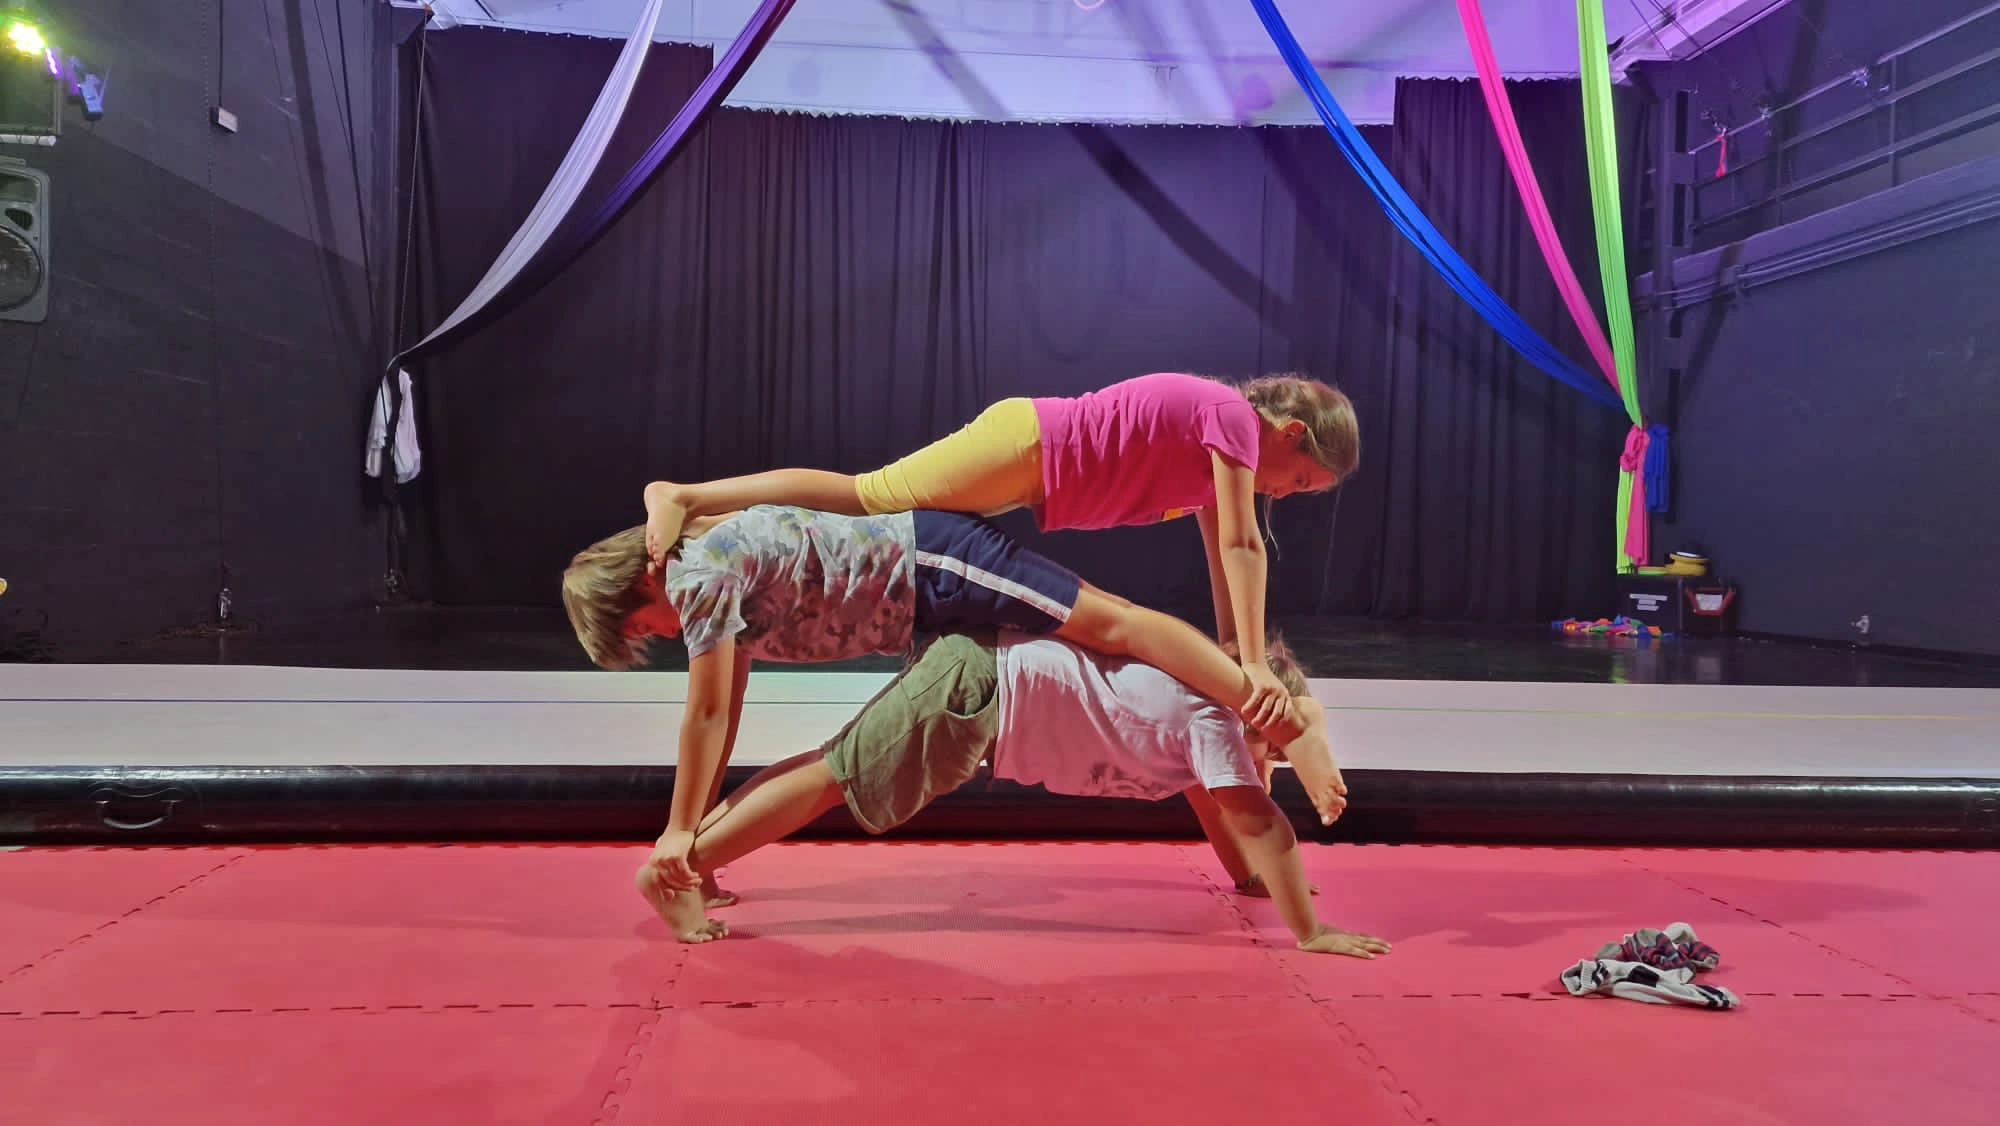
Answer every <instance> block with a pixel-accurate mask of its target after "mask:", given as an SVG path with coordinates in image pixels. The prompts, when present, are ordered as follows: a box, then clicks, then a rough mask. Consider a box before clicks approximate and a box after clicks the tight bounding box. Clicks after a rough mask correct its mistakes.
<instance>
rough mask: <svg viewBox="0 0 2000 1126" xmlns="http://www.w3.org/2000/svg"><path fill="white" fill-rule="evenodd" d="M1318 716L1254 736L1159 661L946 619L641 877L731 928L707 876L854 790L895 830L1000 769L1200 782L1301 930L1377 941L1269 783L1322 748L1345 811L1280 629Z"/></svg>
mask: <svg viewBox="0 0 2000 1126" xmlns="http://www.w3.org/2000/svg"><path fill="white" fill-rule="evenodd" d="M1267 651H1268V653H1269V655H1270V664H1271V666H1272V671H1273V672H1274V673H1276V674H1277V675H1278V678H1279V681H1280V683H1282V684H1284V685H1285V688H1286V691H1288V692H1290V693H1291V694H1292V696H1293V698H1294V702H1295V703H1296V704H1298V706H1299V709H1300V712H1301V716H1302V718H1303V719H1304V720H1305V722H1306V731H1305V734H1304V735H1302V736H1300V737H1299V738H1298V739H1295V740H1293V741H1292V742H1290V743H1289V744H1287V745H1286V746H1285V748H1284V750H1283V751H1282V752H1277V751H1274V750H1272V749H1271V748H1270V747H1269V745H1268V744H1266V743H1265V742H1264V741H1263V740H1262V739H1260V738H1256V737H1254V736H1250V737H1246V735H1245V733H1244V727H1243V723H1242V721H1241V720H1240V719H1238V718H1237V716H1236V715H1235V714H1234V713H1233V712H1231V711H1230V710H1229V709H1228V708H1226V707H1223V706H1222V705H1221V704H1218V703H1216V702H1215V701H1213V700H1210V699H1207V698H1205V697H1202V696H1200V695H1197V694H1196V693H1195V692H1193V691H1192V690H1190V689H1189V688H1187V687H1186V686H1184V685H1183V684H1181V682H1180V681H1178V680H1175V679H1174V678H1173V677H1171V676H1169V675H1167V674H1166V673H1164V672H1161V671H1160V670H1158V669H1156V668H1153V667H1152V666H1150V665H1146V664H1143V663H1140V662H1137V661H1133V660H1129V659H1124V658H1117V657H1107V656H1105V655H1103V654H1100V653H1095V652H1092V651H1091V650H1088V649H1084V648H1082V647H1081V646H1077V645H1072V644H1070V643H1069V642H1066V641H1064V640H1062V639H1060V638H1053V637H1045V636H1044V637H1036V636H1029V635H1026V634H1021V633H1014V632H1002V633H1000V634H998V635H997V636H996V635H994V634H991V633H985V634H973V633H949V634H945V635H944V636H942V637H940V638H938V639H937V640H936V641H935V642H933V643H932V644H931V645H930V646H929V647H928V648H927V649H926V650H925V651H924V653H923V654H922V656H920V657H919V658H918V659H917V660H916V661H915V662H913V663H912V664H911V665H910V666H909V667H908V668H906V669H905V670H904V671H903V672H902V673H900V674H899V675H898V676H897V677H896V678H895V680H893V681H891V682H890V684H889V685H888V686H887V687H885V688H884V689H883V690H882V691H881V692H880V693H878V694H877V695H876V696H875V698H874V699H873V700H871V701H869V703H868V705H867V706H866V707H865V708H863V709H862V711H861V714H860V715H857V716H856V717H855V718H854V719H853V720H851V721H849V723H848V724H847V726H846V727H845V728H843V729H842V730H841V732H840V733H839V734H838V735H836V736H834V737H833V738H832V739H831V740H829V741H828V742H827V743H826V744H825V745H824V746H822V747H820V748H819V749H818V750H814V751H808V752H806V753H804V754H800V755H795V756H793V757H792V758H790V759H787V760H785V761H784V762H780V763H777V764H775V765H773V766H770V767H767V768H765V769H764V770H763V771H761V772H759V773H758V774H757V776H756V777H754V778H752V779H750V781H748V782H745V783H744V784H743V786H742V787H741V788H739V789H738V790H737V791H736V792H735V793H733V794H731V795H730V796H729V798H728V799H727V800H726V801H724V802H723V803H722V804H720V805H718V806H717V807H716V808H715V809H714V810H713V811H712V812H710V813H709V814H708V815H707V817H706V818H704V819H703V821H702V823H701V827H700V830H699V831H698V832H697V834H696V836H695V840H694V844H693V846H692V848H691V849H690V851H689V854H688V859H689V862H690V864H691V865H692V868H693V870H694V873H695V874H696V877H697V878H696V879H695V880H693V881H690V880H689V879H688V878H687V875H686V873H681V874H679V875H676V874H675V870H674V869H672V868H670V867H669V866H667V865H665V864H662V863H658V862H655V861H653V860H649V861H648V862H647V863H646V864H644V865H642V866H641V867H640V869H639V871H638V873H637V876H636V882H637V883H638V886H639V891H640V892H641V894H643V895H644V896H645V897H646V899H647V901H648V902H650V903H651V904H652V905H653V908H654V909H655V910H656V911H658V912H659V914H660V917H661V918H662V919H664V920H666V922H667V925H668V926H669V927H671V928H672V930H673V932H674V935H675V936H676V937H677V938H679V939H680V940H681V941H683V942H706V941H709V940H710V939H715V938H721V937H724V936H725V935H727V934H728V933H729V929H728V927H727V926H726V925H724V924H723V923H721V922H720V921H716V920H711V919H709V918H708V917H707V912H706V911H705V910H704V908H703V905H702V897H701V896H700V895H699V894H698V893H697V890H696V889H697V888H698V887H699V886H700V885H699V880H700V879H701V878H707V877H709V876H710V875H711V874H712V873H713V872H714V871H715V869H717V868H719V867H722V866H723V865H725V864H729V863H731V862H733V861H735V860H737V859H739V858H741V857H743V856H745V855H747V854H749V853H751V852H753V851H755V850H757V849H759V848H762V847H763V846H765V845H767V844H771V843H773V842H776V841H779V840H782V839H783V838H785V837H786V836H789V835H790V834H792V833H794V832H796V831H798V830H799V829H801V828H804V827H805V826H806V825H808V824H810V823H811V822H812V821H813V819H814V818H816V817H818V816H819V815H820V814H822V813H824V812H826V811H827V810H829V809H832V808H833V807H834V806H837V805H840V804H842V803H843V802H844V803H845V804H846V805H847V807H848V810H849V812H851V813H852V814H853V815H854V819H855V821H856V822H858V823H859V824H860V825H861V827H862V828H863V829H864V830H866V831H867V832H869V833H871V834H880V833H885V832H887V831H888V830H890V829H892V828H894V827H896V826H897V825H900V824H902V823H903V822H905V821H908V820H909V819H910V818H911V817H913V816H915V815H916V813H917V812H918V811H919V810H921V809H923V807H924V806H926V805H928V804H930V802H931V801H932V800H934V799H936V798H937V797H938V796H940V795H942V794H946V793H950V792H951V791H952V790H955V789H957V788H958V787H959V786H962V785H964V784H965V783H966V782H967V781H969V780H971V778H972V777H973V775H974V773H975V772H976V771H977V769H978V767H979V764H980V763H981V762H982V761H985V760H986V759H987V758H988V757H989V756H990V758H991V760H992V764H993V776H994V777H995V778H1001V779H1007V780H1009V781H1014V782H1020V783H1022V784H1026V785H1040V786H1042V787H1044V788H1045V789H1048V790H1049V791H1051V792H1053V793H1059V794H1074V795H1079V796H1083V797H1123V798H1136V799H1140V800H1150V801H1157V800H1160V799H1163V798H1167V797H1170V796H1172V795H1173V794H1176V793H1183V794H1186V795H1187V797H1188V799H1189V801H1190V802H1192V803H1193V805H1194V808H1195V811H1196V813H1197V815H1198V816H1199V817H1200V820H1201V824H1202V829H1203V831H1204V832H1205V833H1206V834H1207V836H1208V838H1209V841H1210V843H1211V844H1212V845H1213V847H1214V848H1215V851H1216V855H1217V857H1218V858H1219V859H1220V860H1221V862H1222V864H1223V866H1224V867H1225V868H1226V869H1227V870H1228V871H1229V874H1230V877H1231V879H1232V880H1234V881H1235V883H1236V886H1237V889H1238V890H1239V891H1241V892H1244V893H1245V894H1257V895H1264V894H1268V895H1269V896H1270V898H1271V899H1272V900H1273V902H1274V903H1275V904H1276V905H1277V908H1278V913H1279V915H1280V917H1281V918H1283V919H1284V921H1285V925H1286V926H1287V927H1289V928H1290V929H1291V931H1292V934H1293V937H1294V938H1296V939H1297V940H1298V944H1299V948H1300V949H1302V950H1308V951H1313V952H1316V953H1328V954H1348V955H1352V956H1355V957H1361V958H1373V957H1375V956H1376V955H1378V954H1385V953H1387V952H1388V951H1389V944H1388V943H1386V942H1383V941H1382V940H1381V939H1379V938H1375V937H1373V936H1370V935H1363V934H1356V933H1354V932H1351V931H1346V930H1341V929H1339V928H1336V927H1331V926H1328V925H1326V924H1325V923H1322V922H1321V921H1320V920H1319V918H1318V917H1317V915H1316V914H1315V913H1314V911H1313V906H1312V899H1311V896H1312V892H1313V889H1312V888H1311V887H1309V886H1308V885H1307V883H1306V878H1305V870H1304V866H1303V865H1302V864H1301V862H1300V859H1299V851H1298V840H1297V838H1296V836H1295V835H1294V834H1293V832H1292V826H1291V822H1290V821H1289V820H1287V819H1286V817H1285V815H1284V813H1283V812H1282V811H1281V810H1279V808H1278V806H1277V803H1276V802H1274V801H1272V800H1271V795H1270V793H1269V790H1268V788H1267V787H1268V779H1269V774H1268V769H1267V763H1268V760H1269V759H1272V758H1289V759H1293V760H1299V759H1308V758H1309V759H1310V760H1311V761H1310V763H1309V765H1311V766H1314V767H1316V768H1317V770H1316V771H1315V773H1319V774H1321V775H1322V776H1324V775H1326V774H1331V776H1332V777H1333V779H1334V782H1335V785H1334V786H1333V787H1332V788H1331V790H1330V791H1328V792H1324V793H1323V794H1322V795H1321V796H1319V797H1317V798H1315V805H1316V806H1317V808H1318V812H1319V815H1320V820H1321V822H1322V823H1323V824H1332V823H1333V821H1334V819H1335V818H1337V817H1339V816H1340V814H1341V811H1342V810H1343V809H1344V808H1345V807H1346V804H1347V800H1346V797H1345V794H1346V786H1345V784H1344V783H1342V782H1340V781H1339V771H1338V769H1337V768H1336V767H1335V766H1334V764H1333V758H1332V749H1331V747H1330V746H1329V745H1328V742H1327V736H1326V718H1325V713H1324V710H1323V709H1322V708H1321V707H1320V705H1319V703H1318V702H1317V701H1316V700H1314V699H1313V698H1312V697H1311V695H1310V693H1309V692H1308V691H1307V688H1306V683H1305V677H1304V675H1303V674H1302V673H1300V671H1299V669H1298V665H1297V664H1296V663H1295V662H1293V661H1292V659H1291V656H1290V654H1289V653H1288V652H1286V650H1285V648H1284V646H1283V644H1282V643H1279V642H1273V643H1272V644H1271V645H1269V646H1268V647H1267Z"/></svg>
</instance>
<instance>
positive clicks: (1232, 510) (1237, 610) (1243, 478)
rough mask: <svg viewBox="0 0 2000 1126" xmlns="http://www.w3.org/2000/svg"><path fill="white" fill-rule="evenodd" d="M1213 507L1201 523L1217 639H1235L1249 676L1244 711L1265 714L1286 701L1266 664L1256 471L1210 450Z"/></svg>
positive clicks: (1264, 576)
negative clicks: (1212, 477)
mask: <svg viewBox="0 0 2000 1126" xmlns="http://www.w3.org/2000/svg"><path fill="white" fill-rule="evenodd" d="M1208 456H1209V459H1210V461H1211V462H1212V464H1213V466H1214V471H1215V508H1214V510H1213V511H1210V510H1207V509H1204V510H1203V511H1202V512H1201V513H1199V514H1198V515H1197V517H1196V519H1197V520H1198V521H1199V522H1200V524H1201V534H1202V540H1203V542H1204V546H1205V547H1206V548H1207V551H1208V582H1209V589H1210V592H1211V594H1212V595H1213V597H1214V599H1215V629H1216V639H1217V641H1218V642H1220V643H1221V644H1223V645H1227V644H1229V642H1230V641H1231V640H1234V641H1235V642H1236V650H1237V660H1238V661H1239V662H1240V663H1241V664H1242V666H1243V671H1244V673H1245V674H1246V675H1248V676H1249V677H1250V686H1251V696H1250V704H1249V706H1248V707H1247V708H1246V709H1244V714H1245V715H1246V716H1248V715H1259V716H1261V715H1267V714H1269V713H1270V711H1272V710H1275V709H1277V708H1280V707H1285V706H1288V705H1289V701H1288V700H1287V699H1286V696H1285V689H1284V686H1283V685H1281V684H1279V683H1278V677H1277V674H1275V673H1273V672H1272V671H1271V669H1270V666H1269V665H1267V664H1265V663H1264V661H1265V652H1264V588H1265V582H1266V579H1267V562H1266V559H1265V556H1264V537H1263V535H1262V533H1261V532H1259V531H1258V528H1257V489H1256V480H1257V475H1256V474H1255V473H1254V472H1253V471H1252V470H1251V469H1250V467H1249V466H1246V465H1238V464H1237V463H1236V462H1233V461H1231V460H1229V459H1228V458H1226V457H1224V456H1222V455H1221V454H1220V453H1217V452H1215V451H1213V450H1211V451H1209V455H1208Z"/></svg>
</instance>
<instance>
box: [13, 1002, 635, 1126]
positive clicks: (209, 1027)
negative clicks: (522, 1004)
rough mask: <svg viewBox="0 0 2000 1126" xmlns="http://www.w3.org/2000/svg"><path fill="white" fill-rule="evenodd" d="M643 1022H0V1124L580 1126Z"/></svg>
mask: <svg viewBox="0 0 2000 1126" xmlns="http://www.w3.org/2000/svg"><path fill="white" fill-rule="evenodd" d="M658 1016H659V1014H658V1013H655V1012H649V1011H645V1010H640V1009H586V1008H565V1009H517V1010H501V1011H494V1012H454V1011H431V1012H379V1011H378V1012H339V1013H324V1012H322V1013H262V1014H172V1015H167V1016H156V1017H150V1018H139V1019H134V1018H131V1017H96V1018H75V1017H70V1018H63V1017H43V1018H40V1019H35V1020H23V1019H12V1020H8V1019H0V1059H4V1060H6V1061H7V1067H6V1073H7V1076H8V1078H7V1083H6V1094H5V1096H4V1098H5V1109H4V1110H0V1119H4V1120H5V1121H7V1122H21V1123H28V1122H36V1123H50V1124H56V1123H60V1124H61V1126H98V1124H102V1126H129V1124H131V1123H135V1122H144V1123H149V1124H151V1126H183V1124H185V1126H216V1124H217V1123H244V1124H246V1126H247V1124H250V1123H257V1124H264V1123H280V1122H281V1123H284V1124H285V1126H322V1124H323V1126H354V1124H355V1123H363V1122H370V1123H372V1122H381V1123H440V1124H442V1123H480V1124H482V1126H483V1124H486V1123H523V1124H529V1123H532V1124H534V1126H543V1124H545V1123H564V1124H569V1123H575V1124H577V1126H590V1124H591V1123H594V1122H596V1121H598V1120H599V1118H600V1116H602V1115H604V1114H605V1113H606V1111H605V1105H606V1101H607V1099H608V1098H609V1097H610V1096H611V1094H612V1092H613V1091H615V1090H616V1089H618V1088H619V1087H620V1086H621V1085H622V1083H623V1077H622V1075H621V1073H622V1072H623V1070H624V1069H625V1068H626V1067H627V1065H628V1063H629V1061H630V1059H631V1056H632V1053H633V1049H634V1046H635V1045H638V1044H641V1043H642V1042H643V1039H644V1038H643V1036H642V1028H643V1026H644V1025H646V1024H648V1023H650V1022H652V1021H655V1020H657V1019H658Z"/></svg>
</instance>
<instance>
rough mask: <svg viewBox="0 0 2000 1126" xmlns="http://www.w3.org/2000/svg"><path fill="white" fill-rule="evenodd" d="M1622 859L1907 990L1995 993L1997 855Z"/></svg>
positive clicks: (1999, 895) (1999, 983)
mask: <svg viewBox="0 0 2000 1126" xmlns="http://www.w3.org/2000/svg"><path fill="white" fill-rule="evenodd" d="M1632 859H1633V860H1634V861H1635V862H1637V863H1639V864H1642V865H1644V866H1645V867H1647V868H1648V869H1651V870H1653V871H1656V872H1659V873H1660V874H1661V875H1663V876H1666V877H1668V878H1670V879H1673V880H1676V881H1678V882H1680V883H1684V884H1688V885H1691V886H1693V887H1696V888H1699V889H1700V890H1701V891H1703V892H1706V893H1707V894H1709V895H1711V896H1714V897H1715V898H1717V899H1720V900H1723V901H1724V902H1726V903H1728V904H1730V905H1731V906H1734V907H1736V908H1739V909H1740V910H1741V911H1743V912H1746V913H1748V914H1749V915H1751V916H1755V917H1757V918H1761V919H1766V920H1769V921H1770V922H1772V923H1775V924H1778V925H1779V926H1782V927H1786V928H1788V929H1790V930H1794V931H1797V932H1799V933H1800V934H1803V935H1805V936H1807V937H1809V938H1811V939H1813V940H1814V941H1816V942H1819V943H1822V944H1824V945H1826V946H1828V947H1831V948H1833V949H1835V950H1838V951H1840V952H1842V953H1843V954H1846V955H1849V956H1850V957H1853V958H1857V959H1859V960H1861V961H1863V962H1866V963H1868V964H1870V965H1873V966H1876V967H1878V968H1880V969H1882V970H1885V971H1887V972H1889V973H1893V974H1895V975H1896V976H1898V977H1901V978H1904V979H1906V980H1907V981H1909V982H1911V983H1913V984H1914V985H1915V986H1916V989H1917V991H1920V992H1929V993H1935V994H1939V995H1946V996H1949V995H1955V994H1959V993H1995V992H2000V961H1996V960H1995V959H1994V957H1993V953H1992V951H1991V950H1989V949H1987V947H1986V936H1987V931H1988V930H1989V928H1990V926H1991V920H1993V919H1995V918H2000V852H1862V851H1853V852H1818V851H1814V852H1804V851H1800V852H1790V851H1778V850H1770V851H1761V852H1757V851H1733V852H1668V851H1662V852H1646V853H1639V854H1634V855H1633V857H1632ZM1716 910H1721V908H1716ZM1696 929H1697V930H1700V928H1699V927H1697V928H1696ZM1703 937H1704V938H1706V937H1707V936H1706V935H1705V934H1704V935H1703ZM1726 956H1727V955H1726V953H1725V957H1726ZM1905 988H1908V987H1905Z"/></svg>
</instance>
